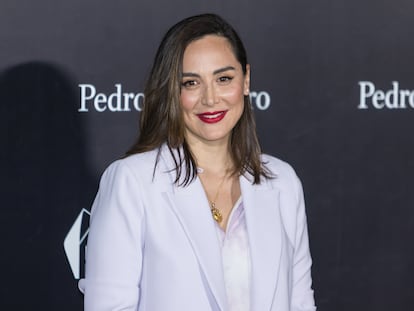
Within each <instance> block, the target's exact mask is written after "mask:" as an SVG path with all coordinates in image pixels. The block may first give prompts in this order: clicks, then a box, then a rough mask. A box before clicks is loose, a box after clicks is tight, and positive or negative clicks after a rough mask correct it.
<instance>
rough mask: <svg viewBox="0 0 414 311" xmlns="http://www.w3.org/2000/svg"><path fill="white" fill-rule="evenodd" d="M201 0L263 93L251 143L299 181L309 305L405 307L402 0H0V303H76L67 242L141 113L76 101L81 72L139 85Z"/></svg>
mask: <svg viewBox="0 0 414 311" xmlns="http://www.w3.org/2000/svg"><path fill="white" fill-rule="evenodd" d="M202 12H215V13H219V14H221V15H222V16H223V17H225V18H226V19H228V20H229V21H230V22H231V23H232V24H233V25H234V26H235V27H236V28H237V29H238V31H239V33H240V35H241V37H242V39H243V40H244V42H245V44H246V47H247V50H248V54H249V58H250V63H251V66H252V84H253V85H252V90H253V91H255V92H256V93H258V94H262V96H261V97H260V99H261V100H263V99H264V98H265V95H266V94H267V95H268V96H269V98H270V106H269V107H268V109H266V110H260V109H258V107H257V106H254V109H255V113H256V118H257V123H258V132H259V136H260V140H261V143H262V146H263V149H264V151H265V152H267V153H271V154H273V155H275V156H278V157H280V158H282V159H284V160H286V161H288V162H290V163H291V164H292V165H293V166H294V167H295V169H296V170H297V172H298V175H299V176H300V177H301V179H302V181H303V185H304V188H305V196H306V203H307V214H308V222H309V231H310V239H311V250H312V255H313V259H314V265H313V270H312V272H313V279H314V289H315V294H316V301H317V305H318V306H319V310H322V311H323V310H337V311H340V310H361V311H366V310H412V307H413V305H414V285H413V277H414V270H413V264H414V247H413V243H412V241H411V239H412V237H413V236H414V194H413V189H412V188H413V186H412V176H413V174H414V164H413V163H414V160H413V158H414V145H413V139H412V135H413V130H414V123H413V116H414V107H412V106H414V104H413V105H412V106H411V105H410V99H411V102H414V95H413V94H414V92H413V89H414V77H413V65H414V61H413V55H414V43H413V37H414V36H413V35H414V19H413V18H412V16H413V13H414V3H413V2H412V1H409V0H394V1H391V0H388V1H386V0H377V1H344V0H342V1H329V0H314V1H295V0H293V1H292V0H289V1H288V0H280V1H265V0H256V1H253V0H238V1H236V0H228V1H225V2H222V1H209V2H207V1H183V0H181V1H174V2H173V1H167V0H157V1H132V0H121V1H106V2H103V1H97V0H90V1H79V0H72V1H52V0H48V1H47V0H42V1H28V0H26V1H12V0H3V1H2V2H1V4H0V39H1V40H0V107H1V108H0V109H1V111H0V115H1V122H0V126H1V132H0V133H1V134H0V135H1V138H2V140H1V169H0V176H1V177H0V180H1V200H0V202H1V203H0V206H1V214H0V234H1V236H2V244H3V248H2V251H1V256H0V258H1V259H0V263H1V267H2V276H3V278H2V280H3V285H2V290H1V294H0V295H1V297H0V306H1V309H8V310H81V309H82V307H81V304H82V295H81V294H80V293H79V292H78V290H77V280H76V279H75V278H74V275H73V274H72V270H71V267H70V265H69V262H68V259H67V257H66V254H65V251H64V248H63V241H64V239H65V237H66V235H67V234H68V232H69V230H70V229H71V227H72V225H73V223H74V222H75V220H76V219H77V217H78V215H79V213H80V212H81V211H82V209H87V210H88V209H89V208H90V204H91V202H92V200H93V198H94V195H95V192H96V188H97V184H98V180H99V177H100V174H101V173H102V171H103V169H104V168H105V167H106V166H107V165H108V164H109V163H110V162H111V161H113V160H114V159H116V158H117V157H119V156H120V155H122V154H123V152H124V151H125V150H126V149H127V148H128V147H129V146H130V144H131V143H132V141H133V140H134V138H135V137H136V134H137V130H136V129H137V119H138V115H139V112H137V111H135V110H134V109H132V111H130V112H113V111H109V108H107V109H106V111H104V112H97V111H96V109H95V108H94V105H93V103H91V102H89V104H88V107H89V111H88V112H79V109H80V105H81V90H80V87H79V85H81V84H90V85H93V87H94V88H95V89H96V92H97V93H103V94H105V96H110V94H112V93H114V92H116V86H115V85H116V84H119V85H120V86H121V88H122V92H123V93H124V92H127V93H134V94H137V93H139V92H141V91H142V88H143V81H144V80H145V77H146V75H147V73H148V71H149V68H150V64H151V61H152V58H153V55H154V53H155V49H156V47H157V45H158V43H159V41H160V38H161V36H162V35H163V33H164V32H165V31H166V30H167V28H168V27H169V26H171V25H172V24H173V23H175V22H177V21H178V20H180V19H182V18H184V17H186V16H189V15H194V14H197V13H202ZM361 81H366V82H365V84H363V85H367V83H371V86H372V85H374V86H375V89H376V93H375V94H376V95H373V96H371V97H368V96H367V98H366V101H365V102H366V109H360V108H359V107H360V106H361V105H362V104H361V91H372V92H373V91H374V90H373V89H369V87H368V86H367V87H362V86H361V85H360V82H361ZM393 82H394V85H395V82H396V83H397V85H398V90H397V89H395V87H394V85H393ZM401 90H403V91H402V92H400V91H401ZM387 91H389V93H388V97H387ZM381 92H382V93H381ZM263 94H264V95H263ZM401 94H403V96H401ZM404 94H405V95H404ZM368 95H370V94H368ZM371 95H372V94H371ZM404 96H405V97H404ZM386 97H387V98H388V102H386V101H385V98H386ZM401 97H403V99H402V98H401ZM373 98H374V100H373ZM403 100H404V103H405V108H404V103H403ZM381 107H383V108H381ZM395 107H397V108H395ZM83 215H86V214H85V213H83ZM82 221H83V226H82V228H83V229H82V230H85V223H86V222H87V217H86V216H85V217H84V218H83V220H82ZM83 248H84V243H83V244H81V247H80V249H81V253H80V260H82V256H83V250H82V249H83ZM80 269H81V270H80V271H79V272H80V274H82V273H83V271H82V267H81V268H80ZM254 311H262V310H254Z"/></svg>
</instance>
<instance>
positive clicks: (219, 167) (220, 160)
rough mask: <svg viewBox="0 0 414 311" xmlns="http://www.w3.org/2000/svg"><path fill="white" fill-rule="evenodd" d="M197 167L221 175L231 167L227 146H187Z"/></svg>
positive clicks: (198, 144)
mask: <svg viewBox="0 0 414 311" xmlns="http://www.w3.org/2000/svg"><path fill="white" fill-rule="evenodd" d="M189 146H190V149H191V152H192V153H193V155H194V158H195V160H196V163H197V166H198V167H199V168H201V169H203V170H204V171H208V172H209V173H212V174H219V175H223V173H227V172H229V170H230V169H231V167H232V159H231V157H230V152H229V150H228V144H210V145H209V144H201V143H197V144H189Z"/></svg>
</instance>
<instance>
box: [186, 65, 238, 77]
mask: <svg viewBox="0 0 414 311" xmlns="http://www.w3.org/2000/svg"><path fill="white" fill-rule="evenodd" d="M228 70H236V68H234V67H233V66H227V67H223V68H220V69H217V70H214V71H213V75H216V74H219V73H222V72H225V71H228ZM199 76H200V75H199V74H197V73H193V72H184V73H183V77H199Z"/></svg>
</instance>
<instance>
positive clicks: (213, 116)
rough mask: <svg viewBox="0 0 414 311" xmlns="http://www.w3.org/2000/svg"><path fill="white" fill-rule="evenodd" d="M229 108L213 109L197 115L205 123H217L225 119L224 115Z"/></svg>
mask: <svg viewBox="0 0 414 311" xmlns="http://www.w3.org/2000/svg"><path fill="white" fill-rule="evenodd" d="M226 113H227V110H222V111H213V112H204V113H199V114H197V117H199V119H200V120H201V121H203V122H205V123H209V124H212V123H217V122H220V121H221V120H223V118H224V116H225V115H226Z"/></svg>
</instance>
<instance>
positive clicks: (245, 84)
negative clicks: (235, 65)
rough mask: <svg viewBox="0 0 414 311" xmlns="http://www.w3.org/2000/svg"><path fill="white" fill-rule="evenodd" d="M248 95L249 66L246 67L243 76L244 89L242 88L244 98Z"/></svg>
mask: <svg viewBox="0 0 414 311" xmlns="http://www.w3.org/2000/svg"><path fill="white" fill-rule="evenodd" d="M249 93H250V65H249V64H247V65H246V74H245V75H244V87H243V94H244V96H248V95H249Z"/></svg>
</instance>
